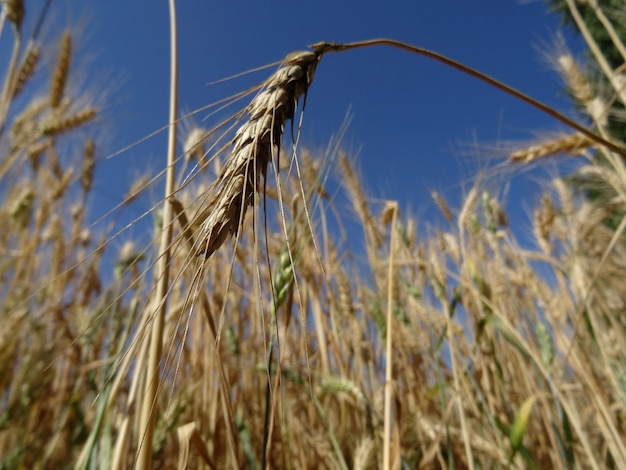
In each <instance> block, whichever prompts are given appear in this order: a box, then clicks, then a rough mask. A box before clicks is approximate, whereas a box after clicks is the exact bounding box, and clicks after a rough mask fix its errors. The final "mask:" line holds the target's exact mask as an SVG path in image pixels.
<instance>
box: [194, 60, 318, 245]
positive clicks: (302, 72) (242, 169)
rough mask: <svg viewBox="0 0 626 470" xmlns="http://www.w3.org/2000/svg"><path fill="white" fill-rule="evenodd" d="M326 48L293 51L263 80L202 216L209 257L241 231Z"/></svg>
mask: <svg viewBox="0 0 626 470" xmlns="http://www.w3.org/2000/svg"><path fill="white" fill-rule="evenodd" d="M320 57H321V52H319V51H317V50H313V51H301V52H293V53H291V54H289V55H288V56H287V57H285V59H284V60H283V61H282V63H281V65H280V67H279V68H278V69H277V70H276V72H274V73H273V74H272V75H271V76H270V77H269V78H268V79H267V80H266V81H265V83H264V84H263V87H262V89H261V91H260V92H259V93H258V94H257V95H256V97H255V98H254V99H253V100H252V102H251V103H250V104H249V105H248V107H247V108H246V114H247V115H248V116H249V119H248V120H247V121H246V122H245V123H244V124H243V125H242V126H241V127H240V128H239V130H238V131H237V133H236V134H235V138H234V140H233V149H232V153H231V155H230V158H229V159H228V160H227V162H226V164H225V165H224V168H223V169H222V172H221V173H220V175H219V177H218V179H217V182H216V183H215V186H214V188H215V191H214V197H213V199H212V200H211V201H210V203H209V205H208V208H209V210H208V211H207V212H208V215H207V216H206V218H204V217H202V216H201V217H200V227H201V233H202V236H201V237H200V238H199V239H200V240H201V241H200V246H199V247H198V254H202V253H204V254H205V256H207V257H209V256H210V255H211V254H212V253H213V252H214V251H215V250H217V249H218V248H219V247H220V246H221V245H222V244H223V243H224V241H225V240H226V238H227V237H228V235H231V234H234V235H236V234H237V233H238V230H239V226H240V224H241V221H242V220H243V217H244V216H245V213H246V210H247V208H248V206H249V205H251V204H253V202H254V191H255V188H260V185H259V182H260V177H261V175H263V177H265V174H266V171H267V165H268V163H269V161H270V158H271V157H272V156H273V155H278V151H279V149H280V140H281V137H282V135H283V131H284V129H285V124H286V122H287V121H288V120H293V116H294V113H295V110H296V105H297V102H298V100H299V99H300V97H302V96H303V95H304V94H305V93H306V92H307V90H308V88H309V86H310V85H311V82H312V80H313V74H314V72H315V68H316V66H317V64H318V62H319V59H320Z"/></svg>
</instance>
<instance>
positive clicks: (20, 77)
mask: <svg viewBox="0 0 626 470" xmlns="http://www.w3.org/2000/svg"><path fill="white" fill-rule="evenodd" d="M40 57H41V49H39V47H37V46H33V47H30V48H28V51H27V52H26V57H24V60H23V61H22V66H21V67H20V70H19V72H18V73H17V79H16V81H15V87H14V88H13V98H15V97H16V96H17V95H19V93H20V92H21V91H22V89H23V88H24V85H26V82H28V80H29V79H30V77H32V76H33V74H34V73H35V69H36V68H37V64H38V63H39V58H40Z"/></svg>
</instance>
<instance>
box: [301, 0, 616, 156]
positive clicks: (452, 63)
mask: <svg viewBox="0 0 626 470" xmlns="http://www.w3.org/2000/svg"><path fill="white" fill-rule="evenodd" d="M569 1H571V0H568V2H569ZM373 46H389V47H395V48H397V49H401V50H403V51H407V52H410V53H412V54H417V55H421V56H424V57H428V58H431V59H434V60H436V61H438V62H441V63H443V64H445V65H448V66H449V67H452V68H455V69H457V70H459V71H461V72H463V73H465V74H467V75H470V76H472V77H474V78H477V79H478V80H481V81H483V82H485V83H487V84H488V85H491V86H493V87H494V88H497V89H499V90H501V91H503V92H505V93H507V94H509V95H511V96H513V97H515V98H517V99H519V100H521V101H523V102H525V103H527V104H529V105H530V106H533V107H534V108H536V109H538V110H540V111H542V112H544V113H545V114H547V115H549V116H551V117H553V118H554V119H556V120H558V121H560V122H562V123H563V124H565V125H566V126H568V127H571V128H572V129H575V130H577V131H578V132H580V133H581V134H583V135H585V136H587V137H589V138H590V139H592V140H593V141H594V142H597V143H598V144H600V145H603V146H604V147H606V148H608V149H611V150H613V151H614V152H617V153H618V154H619V155H621V156H622V157H623V158H626V149H625V148H624V147H622V146H619V145H617V144H614V143H611V142H609V141H608V140H606V139H605V138H602V137H600V136H598V135H596V134H594V133H593V132H591V131H590V130H589V129H587V128H586V127H584V126H582V125H580V124H578V123H576V122H574V121H572V120H571V119H569V118H568V117H566V116H565V115H563V114H561V113H559V112H558V111H556V110H554V109H552V108H551V107H550V106H548V105H546V104H544V103H542V102H541V101H538V100H536V99H534V98H531V97H530V96H528V95H526V94H525V93H522V92H521V91H519V90H516V89H515V88H513V87H511V86H509V85H506V84H505V83H502V82H500V81H499V80H496V79H495V78H492V77H490V76H489V75H487V74H485V73H482V72H479V71H478V70H476V69H473V68H471V67H469V66H467V65H465V64H462V63H460V62H457V61H456V60H454V59H450V58H449V57H446V56H444V55H442V54H439V53H437V52H434V51H431V50H428V49H424V48H422V47H416V46H412V45H411V44H407V43H405V42H401V41H396V40H394V39H370V40H366V41H358V42H353V43H348V44H339V43H327V42H320V43H317V44H314V45H312V46H310V47H311V48H312V49H314V50H315V51H317V52H318V53H319V54H324V53H327V52H343V51H349V50H353V49H362V48H367V47H373ZM609 76H610V75H609ZM624 93H626V92H624Z"/></svg>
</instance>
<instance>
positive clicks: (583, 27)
mask: <svg viewBox="0 0 626 470" xmlns="http://www.w3.org/2000/svg"><path fill="white" fill-rule="evenodd" d="M566 2H567V6H568V7H569V10H570V13H571V15H572V18H574V21H575V22H576V26H577V27H578V30H579V31H580V34H581V35H582V37H583V38H584V39H585V42H586V43H587V46H589V50H590V51H591V52H592V53H593V56H594V57H595V59H596V61H597V62H598V65H599V66H600V69H601V70H602V73H604V75H605V76H606V78H607V79H608V80H609V83H611V85H612V86H613V88H614V89H615V92H616V93H617V96H618V97H619V100H620V101H621V102H622V104H624V105H626V89H624V87H623V86H622V85H621V84H620V83H619V82H618V81H617V80H616V76H615V73H613V69H612V68H611V65H610V64H609V62H608V61H607V60H606V57H604V54H603V53H602V51H601V50H600V47H599V46H598V44H597V42H596V41H595V40H594V39H593V36H592V35H591V32H590V31H589V28H587V24H586V23H585V20H584V19H583V18H582V16H581V15H580V11H578V8H577V7H576V4H575V3H574V0H566ZM612 150H614V149H612ZM620 153H621V152H620ZM622 155H623V154H622Z"/></svg>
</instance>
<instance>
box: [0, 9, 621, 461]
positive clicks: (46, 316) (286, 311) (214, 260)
mask: <svg viewBox="0 0 626 470" xmlns="http://www.w3.org/2000/svg"><path fill="white" fill-rule="evenodd" d="M572 5H573V6H571V8H573V9H575V8H576V6H575V5H574V4H573V2H572ZM31 7H32V5H31V4H30V3H29V2H22V1H21V0H6V1H3V2H2V20H1V21H2V30H1V34H2V35H10V36H11V45H12V50H11V51H9V52H8V54H7V57H8V63H7V66H6V69H5V71H4V73H3V76H2V79H3V83H2V95H1V97H0V179H1V183H0V216H1V217H2V220H3V221H4V222H3V223H2V224H1V225H0V300H1V307H2V308H1V309H0V364H1V369H0V468H2V469H5V468H6V469H14V468H15V469H18V468H19V469H21V468H29V469H30V468H70V467H73V468H81V469H82V468H84V469H87V468H116V469H123V468H142V469H143V468H164V469H165V468H180V469H183V468H213V469H222V468H286V469H300V468H332V469H334V468H341V469H348V468H354V469H371V468H394V469H412V468H472V469H474V468H476V469H478V468H537V469H540V468H564V469H565V468H568V469H569V468H593V469H601V468H626V438H625V437H624V436H626V429H625V426H626V355H625V351H626V317H625V316H624V313H625V312H626V303H625V302H626V284H625V283H624V281H623V276H624V274H625V273H626V243H625V242H626V240H624V234H623V231H624V227H625V226H626V222H625V220H626V218H625V217H624V214H626V166H625V165H624V158H625V157H626V147H625V145H624V142H623V141H620V138H619V137H618V136H616V135H614V133H613V131H612V128H611V126H610V125H609V122H608V120H607V109H609V107H610V105H609V104H608V103H614V102H618V103H621V104H622V105H626V101H624V97H623V96H622V95H623V90H622V89H621V88H620V87H619V86H620V85H619V83H618V80H615V79H613V80H612V81H611V80H609V83H612V84H614V85H615V87H616V88H615V89H612V88H610V87H609V88H607V87H606V86H605V87H598V86H596V84H594V83H593V82H590V76H589V75H587V74H585V73H584V72H583V69H582V66H581V64H580V62H579V59H578V58H575V57H574V56H573V55H572V54H571V53H569V52H568V50H567V49H566V46H565V45H564V44H560V46H559V48H558V49H556V50H557V51H558V54H559V55H558V57H556V58H555V61H554V63H555V64H556V68H557V70H558V71H559V73H560V74H561V76H562V77H563V80H564V82H565V85H566V87H567V89H568V91H569V93H570V95H571V96H572V99H573V100H575V101H576V102H577V103H578V104H579V105H580V108H581V112H583V113H586V119H585V120H584V121H583V120H575V121H574V120H572V119H571V118H568V117H566V116H564V115H563V114H561V113H559V112H558V111H557V110H554V109H551V108H547V107H545V106H544V105H542V104H541V103H539V102H536V101H534V100H533V99H532V98H530V97H526V96H524V95H522V94H521V93H519V92H517V91H515V90H513V89H511V88H509V87H508V86H506V85H504V84H501V83H499V82H496V81H495V80H494V79H492V78H491V77H489V76H486V75H483V74H481V73H480V72H478V71H475V70H473V69H470V68H469V67H467V66H465V65H463V64H459V63H456V62H454V61H453V60H452V59H449V58H447V57H445V56H442V55H440V54H438V53H435V52H432V51H429V50H426V49H421V48H419V47H416V46H411V45H408V44H404V43H400V42H398V41H393V40H371V41H362V42H358V43H349V44H336V43H324V42H320V43H317V44H315V45H313V46H310V47H309V48H308V49H307V48H306V47H305V45H303V46H302V47H303V48H302V50H300V51H294V52H293V53H291V54H289V55H287V56H286V57H285V58H283V59H281V60H279V61H277V62H276V63H274V64H271V65H269V66H268V67H266V68H264V70H262V71H261V73H262V74H264V78H263V79H262V80H261V81H260V82H259V84H258V85H257V86H254V87H252V88H249V89H245V90H243V91H241V92H240V93H237V94H235V95H232V96H229V97H225V98H224V99H223V100H219V101H217V102H215V103H213V104H211V105H208V106H203V107H202V108H201V109H199V110H198V111H194V112H190V113H185V112H183V111H181V110H180V109H179V106H178V104H177V99H176V98H177V96H176V93H175V92H174V91H172V94H171V97H170V125H165V126H164V127H163V128H162V129H161V130H160V132H161V133H166V134H167V133H169V134H168V138H169V143H168V147H167V149H164V153H168V162H167V164H164V165H163V168H160V169H158V170H156V171H154V172H152V173H148V172H146V173H144V174H140V175H138V177H137V178H136V181H134V182H133V183H132V184H131V185H129V187H128V188H126V191H125V194H124V196H123V198H122V199H121V202H120V203H119V204H117V205H115V206H114V207H112V208H111V209H107V210H105V211H103V213H100V212H98V211H97V210H95V209H94V206H96V207H99V206H97V204H96V203H91V204H90V203H89V201H95V200H97V197H98V195H97V192H96V191H95V190H94V185H95V183H94V179H95V178H96V176H95V175H96V168H97V166H98V165H100V164H101V163H102V161H103V159H105V158H106V157H109V156H110V155H108V154H103V153H102V151H101V149H100V148H99V145H100V143H99V141H100V139H101V138H102V137H101V133H100V129H101V127H102V126H103V125H104V123H103V121H104V118H103V116H106V109H105V108H104V106H103V104H102V103H99V102H96V101H94V100H93V99H91V97H90V96H89V94H88V93H84V94H81V92H80V89H79V90H78V91H77V90H76V89H74V88H72V87H70V86H69V85H68V83H71V80H72V77H73V74H74V73H75V61H76V60H75V59H76V53H75V51H76V44H75V41H76V36H75V32H74V31H72V29H71V28H68V29H67V30H65V31H64V32H63V34H61V35H60V36H59V37H56V38H55V39H54V41H50V40H48V41H43V40H41V41H40V40H38V38H37V37H36V35H31V36H29V35H28V34H30V33H27V32H25V31H24V30H23V29H22V24H23V21H24V17H25V15H29V14H32V12H31V10H30V8H31ZM170 7H171V10H170V18H171V21H172V39H171V40H170V41H171V42H172V43H173V42H174V41H175V38H176V34H175V32H176V29H175V25H176V21H175V20H176V16H175V8H174V2H173V1H171V2H170ZM607 22H608V23H607V24H608V25H610V24H611V23H610V21H609V20H607ZM609 30H610V28H609V27H608V26H607V31H609ZM616 41H617V39H616ZM618 43H619V44H620V45H621V42H618ZM374 47H387V48H394V49H401V50H403V51H404V52H407V56H406V57H407V60H412V57H413V55H414V54H419V55H421V56H427V57H429V58H430V59H433V60H437V61H441V62H443V63H444V64H447V65H451V66H453V67H455V68H456V69H457V70H459V73H460V74H461V73H465V74H470V75H472V76H473V77H474V78H478V79H479V80H483V81H486V82H487V83H488V84H489V85H490V86H492V87H497V88H500V89H502V90H504V91H505V92H506V93H509V94H511V95H513V96H514V97H516V98H517V99H522V100H524V101H526V103H527V104H528V105H529V106H531V107H532V106H535V107H537V108H539V109H540V110H542V111H543V112H546V113H548V114H549V115H551V116H552V118H554V119H555V120H560V121H561V123H563V125H564V126H565V127H566V128H567V131H564V132H562V133H560V134H558V135H554V134H549V133H548V132H546V133H545V134H544V135H545V136H546V137H545V138H540V139H538V140H536V141H533V142H526V143H523V142H522V143H518V144H516V145H515V146H514V148H512V149H511V150H510V151H509V152H508V153H507V155H506V156H505V158H504V160H506V161H505V162H504V164H503V166H502V168H505V171H506V172H509V174H510V172H515V171H524V170H523V169H524V168H526V167H529V166H534V165H541V164H542V162H543V161H546V160H549V159H552V158H562V159H574V158H577V159H578V161H580V162H581V163H580V165H578V166H577V168H576V173H575V174H574V175H557V176H555V177H554V178H552V179H547V180H546V181H544V182H543V183H542V184H543V186H542V188H543V189H542V194H541V195H540V197H539V198H538V199H537V204H536V206H535V207H533V208H532V210H531V211H530V213H529V217H528V219H527V220H526V221H525V222H524V224H525V225H524V226H522V227H518V226H515V227H513V226H511V225H510V223H509V217H508V216H507V212H506V209H505V207H504V203H503V201H501V200H500V199H499V197H498V193H497V192H494V190H493V186H490V185H489V184H487V183H485V178H481V177H479V176H477V177H476V179H475V181H474V182H473V183H472V184H471V185H470V187H469V188H468V190H467V193H466V194H465V196H464V198H463V199H462V200H459V201H450V200H447V198H446V197H445V195H444V194H443V193H441V192H439V191H433V192H432V201H430V204H432V205H433V206H435V207H437V209H438V210H439V211H440V213H441V217H440V218H439V219H438V221H437V222H436V223H432V224H430V225H428V224H426V222H425V221H423V220H420V219H419V218H417V217H413V216H412V215H410V214H409V213H408V211H407V210H404V209H403V208H402V206H401V205H400V204H399V203H398V202H397V201H381V198H378V197H377V195H376V194H375V193H374V192H373V191H372V190H371V189H370V188H368V187H367V184H366V183H365V182H364V181H363V180H362V178H361V177H360V176H359V171H358V170H359V169H358V166H357V163H356V158H355V155H352V154H350V152H349V151H348V150H347V149H346V147H345V146H344V145H343V138H342V137H343V135H344V134H345V131H346V126H347V125H348V124H347V123H346V126H344V127H342V128H341V129H338V131H337V135H336V137H335V138H334V139H333V141H332V142H330V144H329V145H327V146H326V147H325V150H314V149H313V148H307V147H306V146H305V145H303V144H302V143H301V142H300V136H301V133H302V127H303V126H306V122H305V121H304V124H303V120H302V116H303V114H304V104H305V101H306V99H307V98H308V91H309V88H311V87H314V86H315V80H316V76H315V72H319V69H321V68H323V67H324V61H325V60H326V58H325V57H326V55H329V54H333V55H335V54H336V55H337V57H338V58H337V60H341V59H340V57H342V55H343V54H350V53H352V51H354V50H355V49H363V50H364V51H363V52H367V51H369V50H371V49H372V48H374ZM622 47H623V46H622ZM45 57H51V59H50V60H49V63H48V64H42V60H43V59H44V58H45ZM172 57H173V59H175V58H176V56H175V54H173V56H172ZM624 62H626V57H624ZM173 63H174V64H175V60H173ZM601 73H602V71H601ZM596 79H597V77H596ZM176 80H177V75H176V69H175V68H173V69H172V83H173V85H172V90H175V88H176V87H175V85H174V84H175V82H176ZM41 84H44V86H41ZM42 88H43V89H44V90H45V93H41V92H40V91H41V89H42ZM599 90H602V94H600V92H599ZM603 103H604V108H602V110H603V111H602V112H599V111H598V109H599V105H602V104H603ZM226 106H228V108H226ZM542 107H543V108H542ZM544 108H545V109H544ZM233 109H234V110H233ZM224 110H226V111H224ZM212 113H215V115H216V116H219V118H216V121H215V122H213V124H212V125H211V126H210V127H208V128H201V127H200V126H196V125H195V124H193V122H194V118H195V117H196V116H197V115H210V116H212ZM618 117H619V116H618ZM580 122H585V123H586V124H580ZM177 134H179V135H178V137H177ZM148 137H149V136H148ZM148 137H146V138H148ZM143 141H144V138H141V139H139V140H138V141H137V142H136V145H141V142H143ZM179 141H180V142H179ZM124 151H128V150H127V149H126V150H124ZM555 156H558V157H555ZM581 182H582V183H581ZM157 191H159V193H158V196H155V199H156V200H153V202H152V203H151V204H150V207H149V209H148V210H145V209H144V208H143V207H144V206H143V205H142V203H143V200H141V201H140V199H142V198H145V196H146V195H147V194H150V195H154V194H157ZM585 191H587V193H586V192H585ZM589 191H593V194H595V195H599V197H595V198H591V197H589V196H588V195H589ZM341 201H347V202H349V207H346V206H347V205H348V204H345V203H342V202H341ZM348 219H350V220H352V221H356V226H357V228H358V229H357V230H356V232H355V230H354V228H347V227H346V221H347V220H348ZM424 225H428V229H427V230H422V229H421V227H423V226H424ZM523 234H531V235H530V236H531V237H532V240H533V243H532V246H530V247H529V246H528V243H526V241H525V240H523ZM355 238H358V241H356V240H355Z"/></svg>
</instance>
